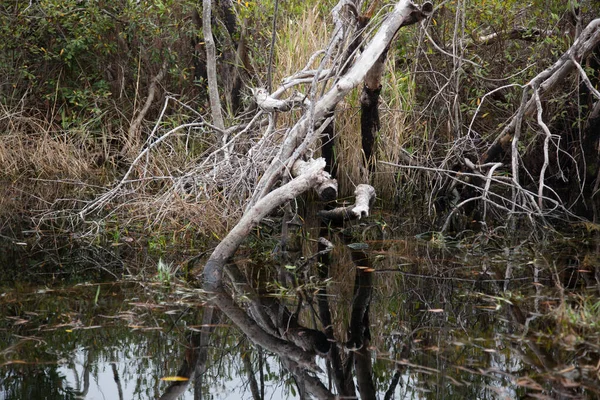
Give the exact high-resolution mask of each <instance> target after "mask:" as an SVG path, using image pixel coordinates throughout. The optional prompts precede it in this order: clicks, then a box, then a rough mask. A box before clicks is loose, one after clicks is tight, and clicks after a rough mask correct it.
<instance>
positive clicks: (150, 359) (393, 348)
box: [0, 224, 600, 399]
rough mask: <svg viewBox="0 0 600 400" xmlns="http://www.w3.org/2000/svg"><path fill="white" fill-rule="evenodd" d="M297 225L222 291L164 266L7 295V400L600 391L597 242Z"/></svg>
mask: <svg viewBox="0 0 600 400" xmlns="http://www.w3.org/2000/svg"><path fill="white" fill-rule="evenodd" d="M288 228H289V230H290V231H291V233H290V235H289V237H290V240H289V241H287V242H286V243H283V244H282V245H281V247H278V248H277V254H278V256H277V257H275V258H274V257H273V256H272V254H265V252H264V249H262V250H261V249H259V248H257V247H253V245H250V244H249V245H248V246H247V248H246V249H245V250H243V251H242V252H241V253H240V254H239V257H238V259H236V260H232V262H231V263H229V264H228V266H227V269H226V271H225V272H226V277H227V280H226V282H227V284H226V285H225V286H223V287H222V288H221V289H220V290H217V291H211V292H205V291H203V290H202V289H200V288H195V287H193V284H190V283H187V282H184V281H178V280H177V279H174V280H173V281H171V282H170V283H169V284H168V285H166V284H165V283H164V282H160V281H157V280H155V279H153V276H152V274H151V273H149V269H147V270H145V272H144V274H143V276H144V279H140V276H141V275H140V276H131V277H129V278H128V279H126V280H124V279H123V276H121V277H120V278H121V279H119V281H112V282H105V283H103V284H98V283H84V284H77V285H73V284H69V285H65V284H62V285H57V286H54V287H46V286H44V287H40V286H37V285H31V286H29V285H27V284H25V282H23V281H20V282H18V283H17V284H15V285H12V286H11V287H5V288H4V289H3V290H2V291H1V293H2V294H1V295H0V306H1V308H0V309H1V310H2V311H1V314H0V343H1V346H0V399H24V398H27V399H29V398H31V399H76V398H85V399H96V398H110V399H147V398H161V399H176V398H182V399H200V398H206V399H210V398H214V399H226V398H230V399H240V398H245V399H264V398H310V397H314V398H334V397H336V396H340V397H343V398H362V399H375V398H379V399H392V398H402V399H404V398H406V399H465V398H469V399H471V398H472V399H499V398H500V399H504V398H506V399H512V398H525V397H534V398H581V399H588V398H589V399H593V398H597V397H598V395H599V394H600V384H598V373H599V366H600V364H599V357H598V351H599V348H598V343H599V342H598V334H597V325H593V324H594V323H595V324H597V323H598V322H597V321H598V317H600V312H598V310H597V309H598V307H597V303H598V302H597V300H596V296H597V293H598V282H597V276H596V269H597V268H596V261H595V260H596V259H597V256H596V254H597V253H596V248H595V247H590V246H588V247H587V248H584V249H582V248H581V246H579V245H577V246H575V245H571V242H562V243H561V245H560V246H554V247H551V248H533V247H532V246H529V245H527V244H521V245H516V246H512V247H510V248H498V249H493V248H491V247H490V248H486V249H483V248H482V247H480V245H477V246H479V247H477V246H473V245H465V244H460V243H453V244H452V245H451V246H450V245H449V242H447V241H443V240H438V239H439V238H436V237H435V236H431V237H428V238H427V240H424V239H415V238H393V237H392V236H389V233H388V232H387V231H385V229H384V230H382V229H381V226H379V225H375V224H373V225H364V224H363V225H360V224H352V225H351V226H350V225H347V226H345V227H344V228H343V229H342V228H334V229H331V230H330V229H326V228H321V227H319V226H318V225H315V227H314V228H310V227H306V226H305V227H304V230H303V231H300V230H299V229H300V227H299V226H298V225H296V226H290V227H288ZM295 229H298V232H294V230H295ZM317 238H319V239H318V240H317ZM470 243H475V241H472V242H470ZM594 246H595V245H594ZM483 250H485V251H483ZM163 256H164V255H163ZM156 258H158V257H156ZM146 261H148V262H149V263H150V264H151V263H152V262H154V263H156V262H157V261H158V260H152V259H151V257H150V259H149V260H146ZM154 265H155V264H154ZM147 268H148V267H147ZM131 270H132V268H129V269H128V271H131ZM112 273H113V274H119V273H121V274H122V273H123V271H120V272H119V271H117V270H116V269H114V270H112ZM109 275H110V274H109ZM134 278H135V279H134ZM586 302H589V304H590V305H591V306H592V307H590V308H589V309H586V308H584V307H583V306H584V305H585V304H587V303H586ZM594 305H596V306H595V307H596V313H597V314H596V315H587V316H582V313H584V312H587V313H590V312H593V310H594V307H593V306H594ZM583 317H585V318H587V319H582V318H583ZM594 318H596V319H594Z"/></svg>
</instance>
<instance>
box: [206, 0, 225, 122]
mask: <svg viewBox="0 0 600 400" xmlns="http://www.w3.org/2000/svg"><path fill="white" fill-rule="evenodd" d="M211 11H212V1H211V0H203V1H202V33H203V35H204V45H205V46H206V75H207V80H208V98H209V101H210V110H211V113H212V118H213V124H214V125H215V126H216V127H217V128H219V129H221V130H224V129H225V123H224V122H223V114H222V112H221V100H220V99H219V88H218V86H217V60H216V59H217V56H216V52H215V40H214V38H213V34H212V27H211V19H212V17H211V14H212V13H211Z"/></svg>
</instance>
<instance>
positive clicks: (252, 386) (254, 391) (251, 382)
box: [242, 348, 262, 400]
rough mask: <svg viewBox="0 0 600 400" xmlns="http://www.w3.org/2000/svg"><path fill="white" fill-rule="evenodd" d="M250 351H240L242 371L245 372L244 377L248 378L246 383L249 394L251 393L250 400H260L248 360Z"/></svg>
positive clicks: (250, 363) (250, 362)
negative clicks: (242, 364) (242, 363)
mask: <svg viewBox="0 0 600 400" xmlns="http://www.w3.org/2000/svg"><path fill="white" fill-rule="evenodd" d="M251 354H252V353H250V349H248V348H245V349H243V350H242V361H243V362H244V369H245V370H246V375H247V376H248V383H249V385H250V392H252V398H253V399H254V400H260V399H262V397H260V392H259V391H258V383H257V382H256V377H255V376H254V371H253V370H252V361H251V360H250V355H251Z"/></svg>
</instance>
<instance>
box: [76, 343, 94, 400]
mask: <svg viewBox="0 0 600 400" xmlns="http://www.w3.org/2000/svg"><path fill="white" fill-rule="evenodd" d="M91 357H92V356H91V355H90V352H89V351H87V352H86V353H85V361H84V363H83V390H82V391H80V392H77V395H78V396H81V397H85V396H86V395H87V393H88V391H89V390H90V369H91V364H92V363H91V361H90V358H91ZM73 372H74V374H75V379H76V380H77V385H79V377H78V376H77V369H75V365H74V364H73Z"/></svg>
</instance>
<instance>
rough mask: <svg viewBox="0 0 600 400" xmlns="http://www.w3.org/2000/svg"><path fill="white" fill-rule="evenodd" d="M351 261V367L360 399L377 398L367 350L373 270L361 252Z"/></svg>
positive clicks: (369, 338) (353, 255)
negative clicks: (353, 278) (352, 356)
mask: <svg viewBox="0 0 600 400" xmlns="http://www.w3.org/2000/svg"><path fill="white" fill-rule="evenodd" d="M352 261H353V262H354V265H355V266H356V279H355V281H354V298H353V300H352V313H351V317H350V334H349V336H350V342H349V345H350V346H349V347H351V348H352V347H353V348H355V349H357V351H356V354H355V355H354V368H355V370H356V380H357V383H358V391H359V393H360V397H361V399H376V398H377V392H376V390H375V384H374V383H373V365H372V361H371V354H370V352H369V350H368V347H369V344H370V341H371V331H370V328H369V308H370V304H371V297H372V293H373V271H372V269H371V263H370V261H369V258H368V256H367V254H366V253H365V252H364V251H352Z"/></svg>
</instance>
